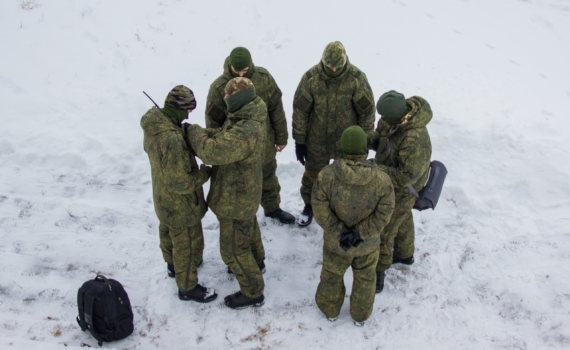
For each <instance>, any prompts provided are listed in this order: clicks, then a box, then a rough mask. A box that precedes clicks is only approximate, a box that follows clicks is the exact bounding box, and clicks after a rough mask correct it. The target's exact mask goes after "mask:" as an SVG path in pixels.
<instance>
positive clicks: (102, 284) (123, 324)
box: [77, 275, 134, 346]
mask: <svg viewBox="0 0 570 350" xmlns="http://www.w3.org/2000/svg"><path fill="white" fill-rule="evenodd" d="M77 307H78V309H79V316H78V317H77V323H78V324H79V327H81V330H82V331H85V330H87V329H88V330H89V332H91V334H92V335H93V337H95V339H97V341H98V343H99V346H101V345H102V344H103V342H110V341H113V340H119V339H123V338H126V337H128V336H129V335H131V333H133V328H134V327H133V311H132V309H131V302H130V300H129V296H128V295H127V292H125V289H124V288H123V286H122V285H121V284H120V283H119V282H117V281H115V280H113V279H107V278H106V277H105V276H103V275H97V277H95V279H94V280H90V281H87V282H85V283H83V285H82V286H81V288H79V291H77Z"/></svg>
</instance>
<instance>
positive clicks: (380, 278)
mask: <svg viewBox="0 0 570 350" xmlns="http://www.w3.org/2000/svg"><path fill="white" fill-rule="evenodd" d="M385 277H386V273H384V272H381V273H377V274H376V294H378V293H380V292H382V290H383V289H384V278H385Z"/></svg>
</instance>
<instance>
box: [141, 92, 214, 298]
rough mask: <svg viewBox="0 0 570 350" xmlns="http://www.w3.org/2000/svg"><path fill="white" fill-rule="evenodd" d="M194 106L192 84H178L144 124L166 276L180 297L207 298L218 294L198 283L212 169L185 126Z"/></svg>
mask: <svg viewBox="0 0 570 350" xmlns="http://www.w3.org/2000/svg"><path fill="white" fill-rule="evenodd" d="M195 108H196V100H195V98H194V94H193V93H192V90H190V89H189V88H187V87H186V86H183V85H178V86H176V87H174V89H172V91H170V93H169V94H168V96H167V97H166V101H165V102H164V108H162V109H159V108H157V107H152V108H151V109H150V110H149V111H148V112H146V113H145V115H144V116H143V117H142V119H141V127H142V129H143V131H144V150H145V152H146V153H147V154H148V159H149V161H150V169H151V175H152V193H153V198H154V210H155V212H156V215H157V216H158V220H159V221H160V226H159V235H160V249H161V250H162V256H163V258H164V260H165V261H166V264H167V272H168V276H170V277H176V284H177V285H178V298H180V300H193V301H197V302H201V303H207V302H210V301H213V300H214V299H216V297H217V296H218V295H217V294H216V292H215V290H213V289H210V288H205V287H203V286H201V285H199V284H198V265H199V264H201V261H202V254H203V252H204V235H203V233H202V222H201V220H202V218H203V217H204V215H205V214H206V211H207V210H208V209H207V207H206V202H205V201H204V192H203V191H202V184H204V183H205V182H206V181H208V177H209V169H208V168H207V167H206V166H204V165H202V166H200V168H198V164H197V163H196V159H195V154H194V153H193V152H192V150H191V148H190V147H189V146H188V144H187V143H186V141H185V138H184V131H183V129H182V127H181V123H182V121H183V120H184V119H186V118H188V116H189V115H190V113H191V112H192V110H194V109H195Z"/></svg>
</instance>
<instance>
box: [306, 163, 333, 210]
mask: <svg viewBox="0 0 570 350" xmlns="http://www.w3.org/2000/svg"><path fill="white" fill-rule="evenodd" d="M330 161H331V158H328V157H324V158H309V159H307V162H306V163H305V172H304V173H303V178H302V179H301V198H303V202H305V204H311V195H312V193H313V185H314V183H315V181H317V177H318V176H319V173H320V172H321V170H323V168H324V167H325V166H327V165H329V163H330Z"/></svg>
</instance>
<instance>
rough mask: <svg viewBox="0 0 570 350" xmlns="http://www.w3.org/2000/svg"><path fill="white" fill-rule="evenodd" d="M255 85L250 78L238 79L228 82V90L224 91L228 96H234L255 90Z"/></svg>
mask: <svg viewBox="0 0 570 350" xmlns="http://www.w3.org/2000/svg"><path fill="white" fill-rule="evenodd" d="M253 87H254V86H253V83H252V82H251V80H249V79H248V78H244V77H237V78H233V79H232V80H230V81H228V83H227V84H226V88H225V89H224V91H225V93H226V95H229V96H231V95H234V94H236V93H238V92H240V91H243V90H246V89H249V88H253Z"/></svg>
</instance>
